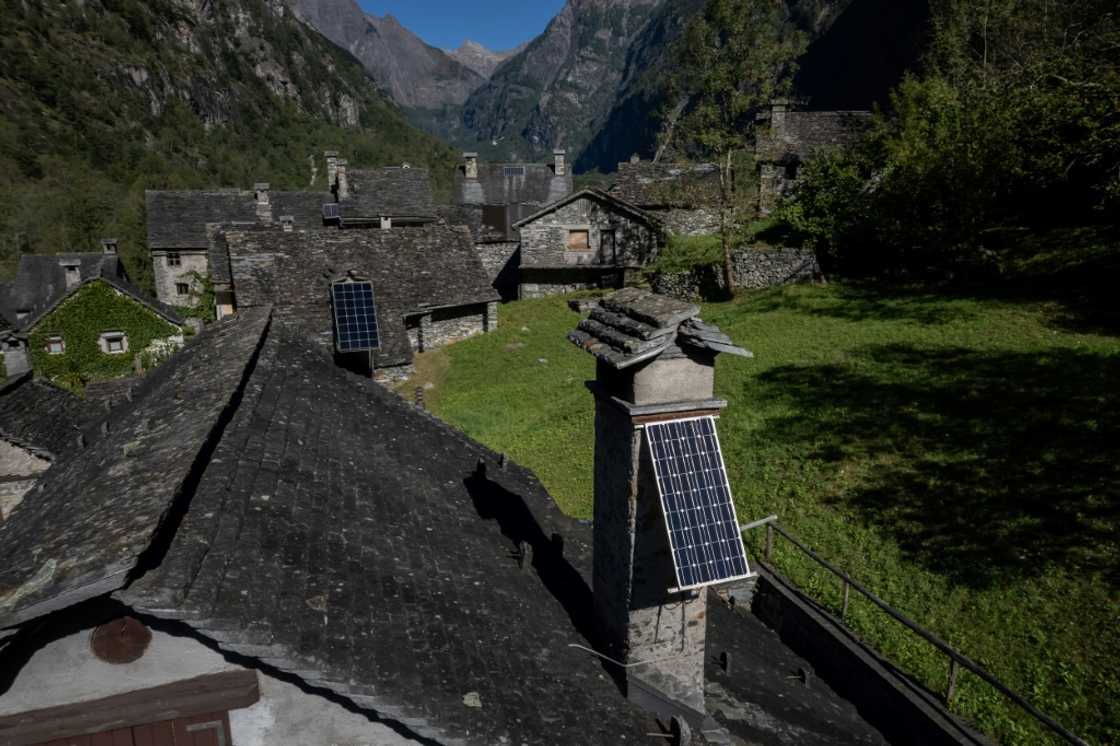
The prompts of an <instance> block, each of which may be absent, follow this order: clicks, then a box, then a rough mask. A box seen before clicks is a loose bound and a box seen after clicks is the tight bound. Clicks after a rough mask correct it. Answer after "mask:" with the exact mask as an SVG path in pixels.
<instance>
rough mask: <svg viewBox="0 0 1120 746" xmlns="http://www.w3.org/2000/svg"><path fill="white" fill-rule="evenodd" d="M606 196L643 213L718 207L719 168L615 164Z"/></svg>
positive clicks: (678, 164)
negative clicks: (616, 198)
mask: <svg viewBox="0 0 1120 746" xmlns="http://www.w3.org/2000/svg"><path fill="white" fill-rule="evenodd" d="M608 192H609V193H610V194H611V195H613V196H615V197H618V198H619V199H622V200H625V201H626V202H629V203H630V204H632V205H636V206H638V207H640V208H643V209H647V210H649V209H658V208H660V209H665V208H680V209H695V208H702V207H709V208H710V207H718V206H719V201H720V196H719V166H717V165H716V164H714V163H653V162H652V161H640V162H638V163H620V164H618V176H617V178H616V179H615V183H614V184H613V185H611V188H610V189H609V190H608Z"/></svg>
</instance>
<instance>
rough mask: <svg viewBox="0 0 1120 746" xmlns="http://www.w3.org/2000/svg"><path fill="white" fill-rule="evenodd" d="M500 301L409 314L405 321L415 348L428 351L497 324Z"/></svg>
mask: <svg viewBox="0 0 1120 746" xmlns="http://www.w3.org/2000/svg"><path fill="white" fill-rule="evenodd" d="M497 306H498V304H497V303H489V304H485V303H484V304H479V305H476V306H463V307H457V308H445V309H440V310H438V311H432V312H431V313H427V314H423V315H417V316H410V317H408V319H406V322H405V325H406V327H407V329H408V339H409V342H411V343H412V349H414V350H416V351H417V352H427V351H428V350H434V349H436V348H437V347H443V346H444V345H448V344H451V343H452V342H458V341H459V340H461V339H467V338H468V337H474V336H477V335H479V334H485V333H486V332H488V331H493V330H494V329H495V328H497V314H498V310H497Z"/></svg>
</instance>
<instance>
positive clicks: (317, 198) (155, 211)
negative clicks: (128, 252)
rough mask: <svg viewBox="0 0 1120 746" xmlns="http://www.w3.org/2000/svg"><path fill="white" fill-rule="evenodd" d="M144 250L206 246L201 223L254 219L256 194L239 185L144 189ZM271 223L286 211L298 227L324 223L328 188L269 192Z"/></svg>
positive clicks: (203, 227)
mask: <svg viewBox="0 0 1120 746" xmlns="http://www.w3.org/2000/svg"><path fill="white" fill-rule="evenodd" d="M144 198H145V201H146V206H147V216H148V218H147V219H148V249H149V250H157V249H160V250H164V249H185V250H192V249H193V250H198V251H202V250H205V249H207V248H209V245H210V244H209V241H208V238H207V234H206V226H207V225H208V224H214V223H256V222H257V200H256V194H255V193H254V192H251V191H246V190H242V189H211V190H200V191H195V190H177V191H151V190H149V191H147V192H145V193H144ZM268 198H269V204H270V205H271V207H270V210H271V216H272V220H273V222H276V223H278V222H279V221H280V218H281V217H283V216H285V215H291V216H293V217H294V218H295V224H296V225H297V226H300V227H305V228H314V227H321V226H322V225H323V205H324V204H326V203H328V202H334V201H335V199H334V195H333V194H331V193H329V192H279V191H277V192H273V191H270V192H269V195H268Z"/></svg>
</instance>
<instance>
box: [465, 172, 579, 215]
mask: <svg viewBox="0 0 1120 746" xmlns="http://www.w3.org/2000/svg"><path fill="white" fill-rule="evenodd" d="M455 179H456V181H455V186H456V190H457V194H458V195H459V198H458V202H459V203H460V204H465V205H513V204H531V205H547V204H549V203H550V202H555V201H556V200H558V199H560V198H561V197H564V196H565V195H567V194H569V193H571V191H572V189H573V183H574V182H573V181H572V177H571V175H570V173H569V175H566V176H557V175H556V173H555V171H554V170H553V167H552V166H551V165H546V164H542V163H479V164H478V178H477V179H468V178H467V177H466V173H465V171H464V170H463V167H460V168H459V170H458V172H457V173H456V177H455Z"/></svg>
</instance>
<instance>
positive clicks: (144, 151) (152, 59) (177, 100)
mask: <svg viewBox="0 0 1120 746" xmlns="http://www.w3.org/2000/svg"><path fill="white" fill-rule="evenodd" d="M0 28H3V29H4V33H3V37H2V38H0V276H2V275H3V274H6V273H10V272H11V271H12V269H13V266H14V260H15V258H16V257H17V256H18V254H19V253H20V252H27V251H33V252H40V253H53V252H58V251H63V250H89V249H93V248H95V247H96V244H97V239H99V238H100V237H103V236H109V235H111V236H119V237H120V238H121V239H122V244H121V251H122V254H123V255H124V258H125V262H126V265H127V267H128V270H129V273H130V275H131V276H132V277H133V279H134V280H136V281H138V282H139V283H140V284H142V285H145V284H147V283H148V279H149V274H150V269H149V263H148V259H147V256H146V251H145V248H144V246H143V236H144V230H143V224H144V215H143V192H144V189H151V188H198V187H203V186H241V187H250V186H252V184H253V182H255V181H269V182H271V183H272V184H273V186H274V188H294V187H306V186H307V185H308V184H309V183H310V182H311V181H312V178H313V176H312V174H313V172H312V168H311V161H310V160H309V158H310V157H311V156H313V155H315V154H318V155H319V156H321V153H322V151H323V150H324V149H326V148H333V149H338V150H341V151H342V153H343V154H344V156H347V157H349V158H350V160H351V162H352V163H354V164H356V165H379V164H399V163H401V162H403V161H409V162H412V163H414V164H417V165H427V166H432V167H434V168H435V169H436V174H437V183H443V184H447V183H449V181H450V176H451V173H450V168H449V166H450V164H451V163H452V162H453V161H452V158H451V154H450V152H449V151H448V150H447V148H446V147H444V146H443V145H441V144H440V143H439V142H438V141H437V140H435V139H434V138H432V137H429V136H427V135H424V134H422V133H420V132H419V131H417V130H415V129H413V128H412V127H411V126H410V125H408V124H407V122H406V121H405V119H404V117H403V115H402V114H401V113H400V112H399V111H398V110H397V109H396V108H395V107H394V106H393V105H392V104H391V103H390V102H388V100H387V99H386V98H385V96H384V95H383V94H382V93H381V92H380V91H379V90H378V89H377V88H376V86H375V85H374V84H373V83H372V82H371V81H370V80H369V79H368V78H367V77H366V75H365V73H364V72H363V70H362V68H361V66H360V65H359V63H358V62H357V61H356V60H355V59H354V58H353V57H351V56H350V55H349V54H347V53H346V52H344V51H342V50H340V49H338V48H337V47H335V46H334V45H332V44H330V43H329V42H327V41H326V40H325V39H324V38H322V37H321V36H319V34H318V33H316V32H314V31H312V30H311V29H310V28H308V27H307V26H305V25H303V24H302V23H301V22H299V21H298V20H297V19H295V18H294V17H293V16H292V15H291V14H290V12H289V11H288V10H287V8H286V6H284V5H282V4H280V3H275V2H268V1H267V0H223V1H222V2H210V1H204V2H198V3H194V2H190V3H187V2H179V1H178V0H144V1H143V2H141V1H140V0H85V2H76V1H74V0H69V1H66V2H51V3H27V2H20V1H19V0H3V1H2V2H0ZM440 167H443V168H445V169H447V172H446V174H444V173H443V172H441V171H439V168H440ZM317 179H318V182H319V184H320V186H322V184H323V183H324V175H323V173H322V167H321V166H320V169H319V173H318V176H317Z"/></svg>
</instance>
